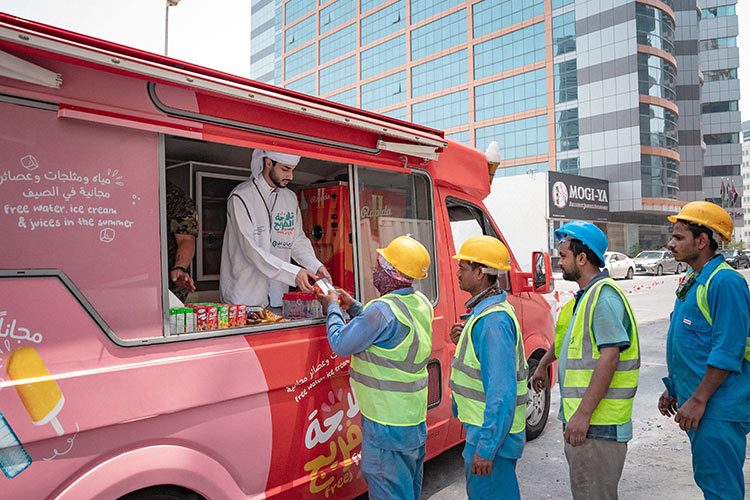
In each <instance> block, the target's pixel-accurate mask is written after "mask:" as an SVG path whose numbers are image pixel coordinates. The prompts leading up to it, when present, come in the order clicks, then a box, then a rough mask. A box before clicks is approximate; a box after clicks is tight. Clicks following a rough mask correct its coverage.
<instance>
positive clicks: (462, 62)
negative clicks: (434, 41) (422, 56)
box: [411, 50, 468, 97]
mask: <svg viewBox="0 0 750 500" xmlns="http://www.w3.org/2000/svg"><path fill="white" fill-rule="evenodd" d="M467 59H468V58H467V57H466V50H459V51H458V52H454V53H453V54H448V55H447V56H443V57H439V58H437V59H433V60H432V61H429V62H426V63H424V64H420V65H419V66H414V67H413V68H412V69H411V96H412V97H419V96H422V95H425V94H429V93H430V92H435V91H437V90H442V89H445V88H448V87H453V86H455V85H460V84H462V83H466V80H467V77H468V74H467V69H466V67H467Z"/></svg>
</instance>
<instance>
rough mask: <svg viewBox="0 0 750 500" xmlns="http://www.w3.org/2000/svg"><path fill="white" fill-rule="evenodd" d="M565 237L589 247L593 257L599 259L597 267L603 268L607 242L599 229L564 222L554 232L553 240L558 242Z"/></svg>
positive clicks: (586, 223) (582, 222)
mask: <svg viewBox="0 0 750 500" xmlns="http://www.w3.org/2000/svg"><path fill="white" fill-rule="evenodd" d="M566 236H570V237H572V238H575V239H577V240H580V241H581V243H583V244H584V245H586V246H587V247H589V248H590V249H591V251H592V252H594V255H596V256H597V257H599V267H604V252H606V251H607V247H608V246H609V242H608V241H607V236H606V235H605V234H604V233H603V232H602V230H601V229H599V228H598V227H596V226H595V225H593V224H592V223H590V222H584V221H582V220H574V221H570V222H566V223H565V224H563V225H562V226H561V227H560V229H558V230H557V231H555V238H557V239H558V241H559V240H562V239H563V238H565V237H566Z"/></svg>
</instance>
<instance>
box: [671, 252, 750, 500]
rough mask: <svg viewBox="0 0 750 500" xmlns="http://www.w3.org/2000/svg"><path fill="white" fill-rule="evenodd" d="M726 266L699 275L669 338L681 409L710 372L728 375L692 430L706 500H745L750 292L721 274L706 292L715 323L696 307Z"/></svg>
mask: <svg viewBox="0 0 750 500" xmlns="http://www.w3.org/2000/svg"><path fill="white" fill-rule="evenodd" d="M722 262H724V257H723V256H721V255H717V256H715V257H714V258H713V259H711V260H710V261H709V262H707V263H706V264H705V265H704V266H703V268H702V269H701V270H700V271H699V272H698V275H697V276H696V278H695V283H694V284H693V285H692V286H691V287H690V289H689V290H688V292H687V295H686V296H685V300H684V301H682V300H680V299H679V298H678V299H676V300H675V305H674V310H673V311H672V315H671V316H670V320H669V333H668V334H667V370H668V373H669V375H668V376H667V377H666V378H665V379H664V384H665V385H666V387H667V391H668V393H669V395H670V396H671V397H673V398H676V399H677V406H678V407H680V406H682V404H683V403H684V402H685V401H686V400H687V399H689V398H690V396H692V395H693V393H694V392H695V390H696V389H697V388H698V384H700V382H701V380H703V377H704V376H705V374H706V369H707V367H708V365H711V366H713V367H714V368H718V369H721V370H728V371H729V375H727V378H726V379H724V382H722V384H721V385H720V386H719V387H718V388H717V389H716V391H715V392H714V393H713V395H712V396H711V398H710V399H709V400H708V403H707V404H706V411H705V412H704V414H703V417H702V418H701V420H700V422H699V425H698V430H695V431H687V434H688V437H689V438H690V446H691V449H692V452H693V477H694V478H695V482H696V483H697V484H698V486H699V487H700V488H701V490H703V494H704V496H705V498H706V499H709V500H719V499H721V500H734V499H738V500H739V499H742V498H744V495H745V484H744V477H743V473H742V465H743V463H744V460H745V446H746V439H747V437H746V436H747V433H748V432H750V363H748V362H747V361H745V359H744V356H745V346H746V342H747V338H748V336H750V293H748V289H747V283H746V282H745V280H744V278H743V277H742V276H741V275H740V274H739V273H736V272H734V271H731V270H726V271H724V270H722V271H719V272H717V273H716V274H715V275H714V276H713V278H711V282H710V283H709V287H708V307H709V311H710V312H711V319H712V322H713V324H710V323H709V322H708V320H707V319H706V318H705V317H704V315H703V313H702V312H701V310H700V309H699V307H698V302H697V299H696V291H697V288H698V285H699V284H700V285H704V286H705V284H706V282H707V281H708V278H709V276H711V273H712V272H713V271H714V270H715V269H716V267H717V266H719V265H720V264H721V263H722Z"/></svg>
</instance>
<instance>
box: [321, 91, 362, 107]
mask: <svg viewBox="0 0 750 500" xmlns="http://www.w3.org/2000/svg"><path fill="white" fill-rule="evenodd" d="M326 99H328V100H329V101H333V102H337V103H339V104H344V105H346V106H351V107H353V108H356V107H357V89H356V87H355V88H353V89H349V90H345V91H343V92H340V93H338V94H334V95H332V96H328V97H327V98H326Z"/></svg>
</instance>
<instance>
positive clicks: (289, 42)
mask: <svg viewBox="0 0 750 500" xmlns="http://www.w3.org/2000/svg"><path fill="white" fill-rule="evenodd" d="M313 38H315V16H310V17H308V18H307V19H305V20H303V21H300V22H298V23H297V24H295V25H294V26H292V27H291V28H287V30H286V51H287V52H289V51H290V50H293V49H296V48H297V47H301V46H302V45H304V44H306V43H307V42H309V41H310V40H312V39H313Z"/></svg>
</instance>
